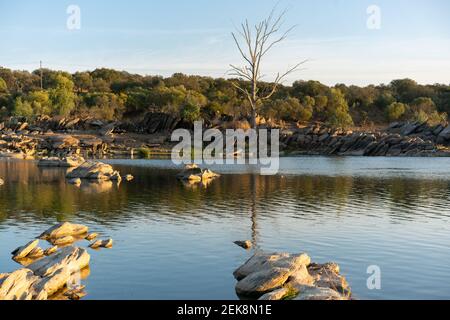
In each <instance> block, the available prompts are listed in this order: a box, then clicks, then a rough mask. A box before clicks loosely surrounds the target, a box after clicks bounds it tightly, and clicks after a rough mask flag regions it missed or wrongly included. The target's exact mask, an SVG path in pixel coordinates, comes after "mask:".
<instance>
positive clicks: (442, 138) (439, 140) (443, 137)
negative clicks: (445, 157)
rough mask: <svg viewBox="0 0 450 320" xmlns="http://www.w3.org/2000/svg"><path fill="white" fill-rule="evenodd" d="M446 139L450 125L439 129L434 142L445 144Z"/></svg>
mask: <svg viewBox="0 0 450 320" xmlns="http://www.w3.org/2000/svg"><path fill="white" fill-rule="evenodd" d="M448 140H450V126H448V127H447V128H445V129H443V130H442V131H441V133H440V134H439V136H438V137H437V140H436V142H437V143H438V144H446V143H447V142H448Z"/></svg>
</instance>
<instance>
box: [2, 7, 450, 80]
mask: <svg viewBox="0 0 450 320" xmlns="http://www.w3.org/2000/svg"><path fill="white" fill-rule="evenodd" d="M70 5H76V6H78V8H79V9H80V15H79V17H80V19H79V21H80V24H79V26H80V28H79V29H73V28H68V26H67V21H68V19H71V18H73V16H72V14H71V13H67V9H68V7H69V6H70ZM374 5H375V6H376V7H377V8H378V9H379V13H380V15H377V14H375V15H374V11H370V12H369V13H368V8H369V7H370V6H374ZM274 7H276V8H277V10H278V11H282V10H283V9H286V11H287V12H286V17H285V24H284V25H285V29H287V28H289V27H291V26H294V25H295V28H294V29H293V31H292V32H291V33H290V34H289V36H288V38H287V39H286V40H285V41H284V42H282V43H280V44H279V45H278V46H276V47H275V48H274V50H272V51H271V52H270V53H269V54H268V55H267V56H266V60H265V61H263V65H262V73H263V74H265V75H266V77H265V78H264V80H267V81H270V80H273V78H274V77H275V75H276V73H277V72H284V71H286V70H287V69H288V68H289V67H292V66H293V65H295V64H296V63H298V62H300V61H303V60H307V62H306V63H305V64H304V65H303V67H302V69H301V70H299V71H298V72H296V73H295V74H292V75H290V77H289V78H287V82H288V83H290V82H292V81H294V80H318V81H321V82H323V83H325V84H328V85H334V84H336V83H345V84H349V85H350V84H355V85H368V84H381V83H389V82H390V81H391V80H393V79H401V78H412V79H414V80H416V81H418V82H419V83H423V84H425V83H430V84H432V83H444V84H450V19H449V16H450V1H448V0H316V1H306V0H275V1H274V0H189V1H186V0H164V1H162V0H147V1H139V0H127V1H123V0H114V1H110V0H71V1H65V0H58V1H54V0H16V1H10V0H0V36H1V39H2V40H1V41H0V66H2V67H6V68H11V69H20V70H30V71H32V70H35V69H37V68H38V67H39V61H41V60H42V62H43V66H44V67H47V68H50V69H57V70H66V71H70V72H75V71H84V70H93V69H95V68H100V67H107V68H114V69H119V70H126V71H128V72H131V73H139V74H149V75H162V76H169V75H171V74H173V73H175V72H182V73H185V74H198V75H204V76H213V77H229V73H228V71H229V69H230V67H229V65H230V64H236V65H242V64H243V62H242V59H241V58H240V56H239V53H238V51H237V49H236V47H235V45H234V42H233V38H232V37H231V32H232V31H234V30H235V28H236V27H237V26H239V25H240V23H241V22H242V21H244V20H245V19H248V20H249V22H250V23H251V24H255V23H257V22H259V21H261V20H262V19H264V18H265V17H267V16H268V14H269V13H270V11H271V10H272V9H273V8H274ZM377 17H379V19H377ZM70 21H73V20H70ZM368 21H369V22H376V23H375V24H373V23H369V26H371V27H370V28H369V27H368ZM377 22H379V24H378V23H377ZM72 26H73V25H72ZM373 26H379V28H373Z"/></svg>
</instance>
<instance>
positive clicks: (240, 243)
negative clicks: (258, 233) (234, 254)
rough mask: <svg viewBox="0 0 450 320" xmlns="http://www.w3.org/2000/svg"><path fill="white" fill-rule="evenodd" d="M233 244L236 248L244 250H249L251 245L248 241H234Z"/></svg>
mask: <svg viewBox="0 0 450 320" xmlns="http://www.w3.org/2000/svg"><path fill="white" fill-rule="evenodd" d="M234 244H236V245H237V246H239V247H241V248H244V249H245V250H248V249H251V248H252V246H253V244H252V242H251V241H250V240H246V241H235V242H234Z"/></svg>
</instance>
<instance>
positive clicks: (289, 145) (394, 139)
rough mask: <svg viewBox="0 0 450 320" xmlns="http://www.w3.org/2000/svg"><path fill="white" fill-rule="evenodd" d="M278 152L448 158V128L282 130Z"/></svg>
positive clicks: (422, 125)
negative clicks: (280, 145) (279, 150)
mask: <svg viewBox="0 0 450 320" xmlns="http://www.w3.org/2000/svg"><path fill="white" fill-rule="evenodd" d="M280 140H281V143H282V148H281V149H282V150H283V149H284V150H286V152H285V154H290V155H295V154H297V155H329V156H333V155H334V156H378V157H381V156H388V157H389V156H391V157H394V156H406V157H433V156H435V157H448V156H450V150H449V148H448V147H449V146H450V126H449V127H444V126H443V125H437V126H429V125H428V124H427V123H419V122H415V123H393V124H391V125H390V126H389V127H388V128H387V129H385V130H379V131H373V132H372V131H369V132H364V131H352V130H348V131H345V130H339V129H332V128H328V127H323V126H321V125H319V124H316V125H313V126H307V127H303V128H296V129H293V130H284V131H282V134H281V137H280Z"/></svg>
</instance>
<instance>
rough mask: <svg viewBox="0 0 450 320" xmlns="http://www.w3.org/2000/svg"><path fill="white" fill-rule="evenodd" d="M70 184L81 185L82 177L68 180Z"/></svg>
mask: <svg viewBox="0 0 450 320" xmlns="http://www.w3.org/2000/svg"><path fill="white" fill-rule="evenodd" d="M67 182H68V183H69V184H73V185H75V186H79V185H81V179H80V178H74V179H70V180H69V181H67Z"/></svg>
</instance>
